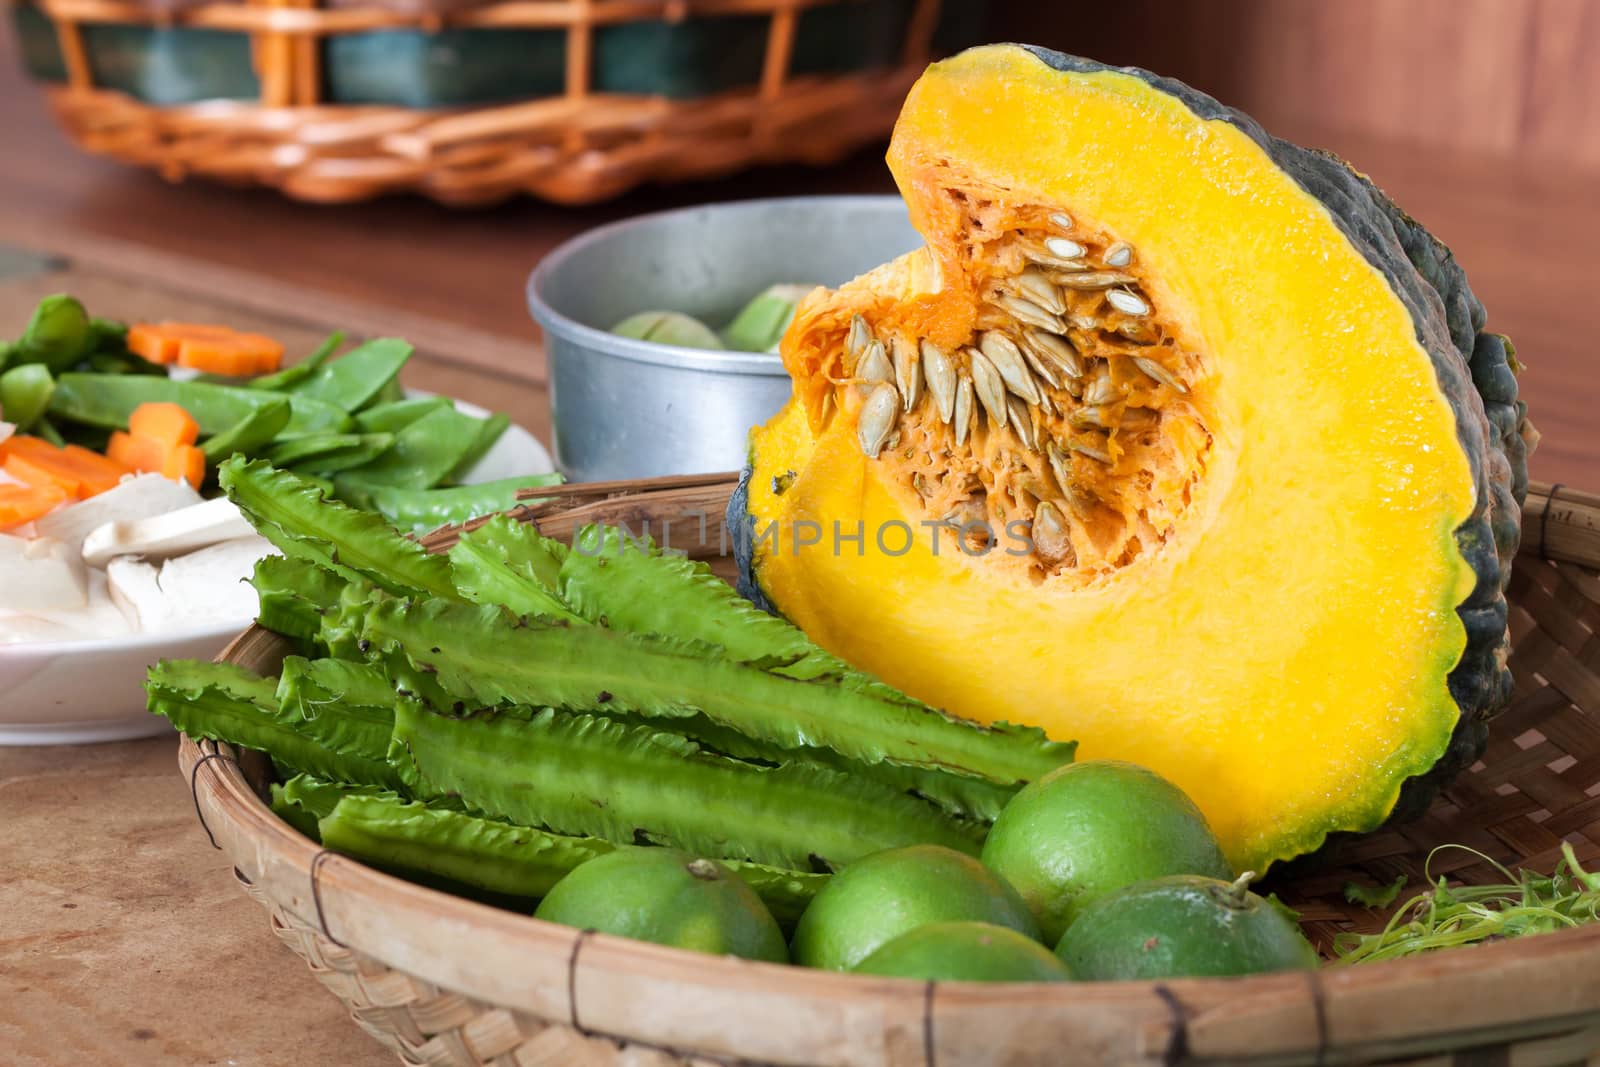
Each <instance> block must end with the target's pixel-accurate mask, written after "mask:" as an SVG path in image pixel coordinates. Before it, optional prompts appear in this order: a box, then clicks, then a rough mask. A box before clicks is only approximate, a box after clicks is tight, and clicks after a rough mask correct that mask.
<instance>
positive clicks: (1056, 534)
mask: <svg viewBox="0 0 1600 1067" xmlns="http://www.w3.org/2000/svg"><path fill="white" fill-rule="evenodd" d="M1032 536H1033V548H1034V551H1035V552H1037V553H1038V554H1039V558H1040V559H1042V560H1044V561H1045V562H1046V563H1060V562H1061V561H1062V560H1063V559H1065V558H1066V556H1067V553H1068V552H1070V551H1071V550H1072V542H1071V540H1070V539H1069V538H1068V537H1067V524H1066V523H1065V522H1063V521H1062V519H1061V512H1059V511H1057V510H1056V506H1055V505H1054V504H1052V503H1050V502H1049V501H1048V500H1046V501H1041V502H1040V504H1039V507H1038V509H1037V510H1035V511H1034V513H1033V529H1032Z"/></svg>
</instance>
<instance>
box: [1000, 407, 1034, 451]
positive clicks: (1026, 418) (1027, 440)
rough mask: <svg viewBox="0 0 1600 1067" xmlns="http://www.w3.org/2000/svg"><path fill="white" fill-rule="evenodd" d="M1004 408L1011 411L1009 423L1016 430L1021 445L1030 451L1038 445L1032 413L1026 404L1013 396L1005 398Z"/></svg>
mask: <svg viewBox="0 0 1600 1067" xmlns="http://www.w3.org/2000/svg"><path fill="white" fill-rule="evenodd" d="M1006 409H1007V410H1008V411H1009V412H1010V413H1011V425H1012V427H1013V428H1014V429H1015V430H1016V431H1017V438H1018V439H1019V440H1020V441H1021V442H1022V447H1023V448H1026V449H1028V450H1030V451H1032V450H1034V449H1036V448H1038V447H1039V439H1038V437H1036V436H1034V432H1033V415H1032V413H1031V412H1029V411H1028V405H1026V404H1024V403H1023V402H1022V401H1021V400H1019V399H1017V398H1016V397H1014V396H1010V397H1007V398H1006Z"/></svg>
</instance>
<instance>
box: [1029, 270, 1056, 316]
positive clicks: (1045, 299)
mask: <svg viewBox="0 0 1600 1067" xmlns="http://www.w3.org/2000/svg"><path fill="white" fill-rule="evenodd" d="M1016 282H1017V291H1018V292H1019V293H1021V294H1022V295H1023V296H1024V297H1026V298H1027V299H1029V300H1032V301H1033V302H1034V303H1035V304H1038V305H1039V306H1040V307H1042V308H1044V309H1045V310H1046V311H1048V312H1050V313H1052V314H1055V315H1062V314H1065V313H1066V310H1067V302H1066V301H1065V300H1063V299H1062V298H1061V290H1059V289H1057V288H1056V287H1055V285H1054V284H1052V283H1051V281H1050V279H1049V278H1046V277H1045V276H1044V275H1043V274H1042V273H1040V272H1039V271H1036V270H1025V271H1023V272H1022V273H1021V274H1019V275H1017V279H1016Z"/></svg>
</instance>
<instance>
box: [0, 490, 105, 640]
mask: <svg viewBox="0 0 1600 1067" xmlns="http://www.w3.org/2000/svg"><path fill="white" fill-rule="evenodd" d="M16 488H18V487H17V486H8V485H0V512H3V508H4V504H3V501H4V500H5V495H4V491H5V490H7V489H16ZM26 491H27V490H24V492H26ZM35 491H36V492H43V493H48V492H49V491H50V490H35ZM0 525H3V522H0ZM88 601H89V586H88V572H87V571H86V570H85V569H84V566H83V561H82V560H81V559H79V558H78V557H77V555H76V554H75V553H73V551H72V550H71V549H70V548H69V547H67V546H66V545H63V544H62V543H61V542H60V541H55V540H52V539H51V538H48V537H29V538H20V537H11V536H8V535H5V534H0V609H3V610H5V611H71V610H72V609H74V608H81V607H84V606H85V605H87V604H88Z"/></svg>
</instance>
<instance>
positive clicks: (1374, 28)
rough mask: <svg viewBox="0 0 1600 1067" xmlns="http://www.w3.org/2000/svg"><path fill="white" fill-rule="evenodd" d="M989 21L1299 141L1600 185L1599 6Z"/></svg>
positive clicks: (1243, 0)
mask: <svg viewBox="0 0 1600 1067" xmlns="http://www.w3.org/2000/svg"><path fill="white" fill-rule="evenodd" d="M994 14H995V17H996V23H997V25H996V26H995V29H996V30H997V31H999V35H1003V37H1006V38H1009V39H1012V40H1023V41H1029V42H1034V43H1039V44H1046V45H1050V46H1051V47H1055V48H1060V49H1062V50H1064V51H1069V52H1077V53H1079V54H1082V55H1087V56H1091V57H1093V58H1095V59H1099V60H1101V61H1104V62H1113V63H1131V64H1136V65H1138V66H1146V67H1150V68H1152V69H1154V70H1158V71H1160V72H1161V73H1164V74H1172V75H1175V76H1177V77H1179V78H1181V79H1182V80H1184V81H1187V82H1190V83H1191V84H1193V85H1196V86H1198V87H1200V88H1202V89H1205V90H1206V91H1207V92H1210V93H1211V94H1212V95H1214V96H1216V97H1217V98H1218V99H1220V100H1222V101H1223V102H1225V103H1227V104H1230V105H1232V106H1234V107H1238V108H1240V109H1242V110H1244V111H1247V112H1249V113H1251V114H1253V115H1255V116H1256V117H1257V118H1259V119H1261V120H1262V122H1263V123H1265V124H1266V125H1267V126H1268V127H1269V128H1270V127H1274V126H1275V127H1278V128H1280V129H1282V130H1284V131H1287V132H1290V133H1291V134H1293V135H1294V136H1297V137H1298V136H1304V131H1308V130H1316V129H1333V130H1340V131H1345V132H1349V133H1354V134H1360V135H1371V136H1375V137H1383V138H1393V139H1399V140H1405V141H1412V142H1417V143H1422V144H1428V145H1436V146H1439V147H1441V148H1450V149H1461V150H1465V151H1469V152H1483V153H1491V154H1494V155H1497V156H1503V157H1508V158H1522V159H1525V160H1528V161H1544V162H1549V163H1552V164H1557V165H1567V166H1570V165H1578V166H1581V167H1584V168H1597V169H1600V0H1120V2H1118V3H1115V4H1104V5H1093V6H1091V5H1088V4H1084V5H1081V6H1080V5H1079V4H1077V3H1074V2H1072V0H1031V2H1015V3H1009V4H1003V5H997V6H996V8H995V9H994ZM1597 195H1600V189H1597Z"/></svg>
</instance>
